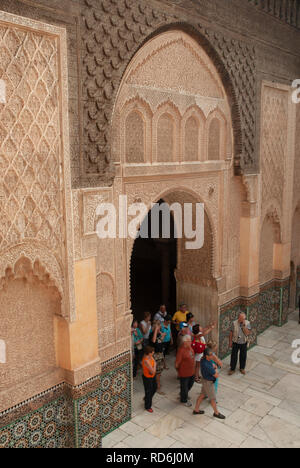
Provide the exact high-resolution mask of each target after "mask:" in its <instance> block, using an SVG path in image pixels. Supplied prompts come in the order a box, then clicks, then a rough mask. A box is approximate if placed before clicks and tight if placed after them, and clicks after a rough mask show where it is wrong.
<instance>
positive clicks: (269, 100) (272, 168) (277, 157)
mask: <svg viewBox="0 0 300 468" xmlns="http://www.w3.org/2000/svg"><path fill="white" fill-rule="evenodd" d="M262 113H263V114H262V132H261V171H262V222H263V221H264V217H265V215H266V214H267V210H269V209H270V207H272V209H273V210H276V215H277V217H278V218H279V219H281V218H282V210H283V193H284V182H285V180H284V174H285V168H286V166H285V161H286V156H287V143H288V134H287V130H288V128H287V126H288V94H287V92H286V91H284V90H282V89H277V88H274V87H272V86H263V94H262Z"/></svg>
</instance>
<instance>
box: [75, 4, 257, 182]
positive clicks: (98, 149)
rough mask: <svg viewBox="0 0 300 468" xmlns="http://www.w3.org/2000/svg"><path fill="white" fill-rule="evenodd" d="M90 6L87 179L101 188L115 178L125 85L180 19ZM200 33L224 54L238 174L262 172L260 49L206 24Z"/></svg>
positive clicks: (145, 9) (142, 9)
mask: <svg viewBox="0 0 300 468" xmlns="http://www.w3.org/2000/svg"><path fill="white" fill-rule="evenodd" d="M85 5H86V7H85V9H84V11H83V38H84V57H83V63H84V75H83V78H84V82H83V84H84V88H83V92H84V100H85V108H84V133H85V137H84V138H85V140H84V174H83V177H84V178H85V180H86V182H87V183H88V184H89V185H95V184H97V185H98V184H99V181H102V180H105V181H106V183H109V181H111V180H112V179H113V177H114V171H113V167H112V164H111V143H112V142H111V132H110V121H111V118H112V112H113V106H114V102H115V97H116V94H117V91H118V88H119V83H120V79H121V77H122V76H123V74H124V71H125V69H126V67H127V65H128V63H129V61H130V60H131V58H132V57H133V56H134V54H135V53H136V51H137V50H138V49H139V47H140V44H142V43H143V42H144V41H145V39H146V38H147V36H149V35H150V34H152V33H153V32H154V31H155V30H156V29H157V28H158V27H159V26H161V25H167V24H168V23H169V24H170V23H176V22H178V21H180V19H179V18H178V17H176V16H172V15H170V16H169V15H167V14H166V13H163V12H161V11H159V10H158V9H157V10H155V9H153V8H151V6H150V5H146V4H144V2H135V1H133V0H118V1H116V0H101V1H96V0H85ZM194 28H195V31H199V32H200V34H201V35H202V37H204V38H205V40H203V44H204V45H205V46H206V47H208V44H210V46H211V47H212V48H215V51H217V53H218V58H217V57H216V53H215V52H214V57H215V59H216V63H218V65H220V67H219V68H220V71H221V73H223V81H224V82H226V85H227V87H228V90H227V91H228V93H229V94H230V95H231V98H232V101H233V103H234V104H233V106H232V109H231V111H232V115H233V120H234V124H235V125H234V133H235V139H236V142H235V143H236V144H235V166H236V168H237V171H246V172H247V171H249V170H250V169H251V168H252V169H253V168H255V167H256V166H257V163H256V161H255V158H254V141H255V120H256V119H255V99H256V78H255V72H256V59H255V49H254V47H253V46H252V45H248V44H246V43H243V42H242V41H238V40H236V39H233V38H231V37H229V36H228V37H225V36H223V35H222V34H221V33H216V32H212V31H211V30H209V29H208V28H204V27H203V26H202V25H201V24H198V25H197V24H195V25H194ZM211 50H212V51H213V49H211ZM222 69H223V70H224V71H223V72H222ZM96 175H97V177H96Z"/></svg>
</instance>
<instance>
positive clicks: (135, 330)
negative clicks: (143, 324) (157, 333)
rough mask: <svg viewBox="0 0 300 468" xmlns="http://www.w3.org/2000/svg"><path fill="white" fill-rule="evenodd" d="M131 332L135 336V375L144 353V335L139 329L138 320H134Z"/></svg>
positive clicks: (134, 375)
mask: <svg viewBox="0 0 300 468" xmlns="http://www.w3.org/2000/svg"><path fill="white" fill-rule="evenodd" d="M131 334H132V336H133V343H134V357H133V377H134V378H135V377H136V375H137V370H138V365H139V363H140V362H141V360H142V355H143V341H144V338H143V335H142V332H141V330H140V329H139V324H138V321H137V320H133V322H132V326H131Z"/></svg>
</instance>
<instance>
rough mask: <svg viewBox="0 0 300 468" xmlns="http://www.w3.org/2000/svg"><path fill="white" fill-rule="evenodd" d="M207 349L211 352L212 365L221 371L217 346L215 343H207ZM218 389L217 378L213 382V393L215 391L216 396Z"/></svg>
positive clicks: (221, 365) (221, 364)
mask: <svg viewBox="0 0 300 468" xmlns="http://www.w3.org/2000/svg"><path fill="white" fill-rule="evenodd" d="M207 347H208V348H209V349H210V350H211V352H212V353H213V358H212V361H211V362H212V363H213V364H215V365H216V366H217V368H218V370H220V369H222V367H223V362H222V361H221V360H220V359H219V358H218V356H217V354H216V353H217V352H218V345H217V343H216V342H215V341H209V342H208V343H207ZM218 388H219V378H217V379H216V381H215V391H216V394H217V392H218Z"/></svg>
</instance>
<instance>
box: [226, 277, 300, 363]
mask: <svg viewBox="0 0 300 468" xmlns="http://www.w3.org/2000/svg"><path fill="white" fill-rule="evenodd" d="M299 292H300V291H299ZM288 308H289V279H286V280H274V281H272V282H270V283H268V284H265V285H263V286H262V287H261V289H260V293H259V294H257V295H255V296H253V297H251V298H244V297H240V298H237V299H236V300H234V301H232V302H230V303H228V304H225V305H224V306H222V307H221V308H220V314H219V317H220V318H219V347H220V356H222V358H224V357H225V356H227V355H228V354H230V349H229V333H230V328H231V324H232V322H233V321H234V320H236V319H237V318H238V315H239V313H240V312H244V313H245V314H246V316H247V318H248V320H249V321H250V322H251V325H252V334H251V338H250V345H251V346H254V345H255V344H256V343H257V336H258V335H260V334H261V333H263V332H264V331H265V330H266V329H267V328H269V327H270V326H271V325H276V326H279V327H280V326H282V325H284V323H286V322H287V320H288Z"/></svg>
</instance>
